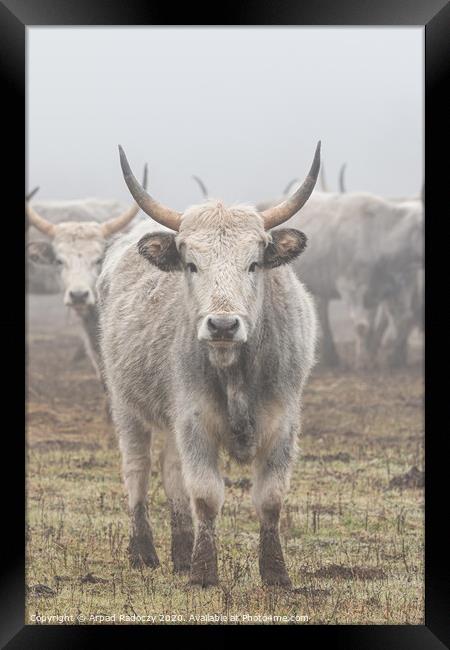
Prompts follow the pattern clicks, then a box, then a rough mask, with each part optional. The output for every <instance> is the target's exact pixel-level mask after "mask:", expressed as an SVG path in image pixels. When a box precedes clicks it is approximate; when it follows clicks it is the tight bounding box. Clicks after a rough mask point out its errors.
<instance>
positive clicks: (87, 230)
mask: <svg viewBox="0 0 450 650" xmlns="http://www.w3.org/2000/svg"><path fill="white" fill-rule="evenodd" d="M101 237H102V234H101V224H99V223H96V222H95V221H92V222H91V221H86V222H82V221H81V222H79V221H66V222H63V223H59V224H57V226H56V233H55V240H66V241H70V240H71V239H72V240H74V239H77V240H83V239H85V240H90V239H99V238H101Z"/></svg>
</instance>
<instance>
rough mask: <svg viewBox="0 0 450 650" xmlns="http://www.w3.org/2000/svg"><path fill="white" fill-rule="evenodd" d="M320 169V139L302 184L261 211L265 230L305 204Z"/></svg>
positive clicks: (281, 221) (284, 219)
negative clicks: (275, 203)
mask: <svg viewBox="0 0 450 650" xmlns="http://www.w3.org/2000/svg"><path fill="white" fill-rule="evenodd" d="M319 169H320V140H319V142H318V143H317V147H316V152H315V154H314V160H313V162H312V165H311V169H310V170H309V173H308V176H307V177H306V178H305V180H304V181H303V183H302V185H301V186H300V187H299V188H298V190H297V191H296V192H295V193H294V194H293V195H292V196H291V197H289V198H288V199H286V200H285V201H283V202H282V203H280V205H276V206H275V207H273V208H269V209H268V210H264V212H261V216H262V218H263V219H264V227H265V229H266V230H269V229H270V228H274V227H275V226H279V225H280V224H281V223H283V222H284V221H287V220H288V219H290V218H291V217H293V216H294V214H295V213H296V212H298V211H299V210H301V208H302V207H303V206H304V205H305V203H306V201H307V200H308V199H309V197H310V196H311V192H312V191H313V189H314V186H315V184H316V181H317V177H318V175H319Z"/></svg>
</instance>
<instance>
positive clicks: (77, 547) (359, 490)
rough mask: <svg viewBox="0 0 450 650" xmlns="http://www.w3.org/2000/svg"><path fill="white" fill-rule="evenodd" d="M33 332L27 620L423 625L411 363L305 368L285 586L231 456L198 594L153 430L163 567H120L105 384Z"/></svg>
mask: <svg viewBox="0 0 450 650" xmlns="http://www.w3.org/2000/svg"><path fill="white" fill-rule="evenodd" d="M66 331H69V332H70V329H69V330H66ZM41 332H42V333H40V334H37V333H35V332H32V333H31V334H30V336H29V339H28V352H29V354H28V409H27V410H28V417H27V421H28V431H27V442H28V445H27V446H28V453H27V622H30V621H31V619H30V617H31V616H32V615H33V614H38V615H41V616H42V615H63V614H72V615H74V616H77V615H79V616H80V615H81V616H82V617H84V619H83V621H82V622H86V623H92V622H100V621H102V620H103V621H104V622H109V621H108V619H105V618H103V619H102V618H101V617H102V616H103V617H107V616H111V615H112V614H116V616H117V617H118V616H119V615H120V614H122V615H125V616H130V617H133V616H134V615H136V614H137V615H142V616H145V615H154V616H156V619H155V622H157V623H160V622H166V623H179V622H184V623H196V622H202V619H201V618H199V617H201V616H202V615H206V614H211V615H212V614H215V613H217V614H222V615H226V616H231V615H233V614H235V615H237V616H238V617H241V618H240V619H238V620H240V621H241V622H242V621H244V622H245V619H242V616H244V615H246V614H247V615H256V614H261V615H279V616H283V615H285V616H287V617H295V616H297V617H301V616H303V617H305V616H306V617H308V621H309V623H312V624H321V623H351V624H357V623H363V624H364V623H370V624H373V623H380V624H382V623H383V624H423V621H424V593H423V541H424V533H423V521H424V516H423V515H424V513H423V507H424V494H423V473H422V470H423V377H422V370H421V367H420V366H412V367H409V368H408V369H406V370H403V371H396V372H394V371H378V372H377V373H370V374H362V373H358V374H357V373H355V372H351V371H344V372H342V371H339V372H337V371H336V372H332V371H324V370H320V369H317V370H316V371H315V372H314V374H313V377H312V378H311V380H310V382H309V383H308V386H307V389H306V393H305V404H304V425H303V434H302V437H301V441H300V447H301V455H300V458H299V460H298V462H297V465H296V470H295V472H294V475H293V479H292V484H291V489H290V491H289V494H288V497H287V502H286V507H285V509H284V512H283V517H282V522H281V533H282V543H283V545H284V550H285V554H286V559H287V564H288V568H289V571H290V574H291V576H292V578H293V582H294V585H295V589H294V590H292V591H285V590H281V589H276V588H263V587H262V586H261V583H260V579H259V575H258V566H257V564H258V563H257V555H258V551H257V544H258V525H257V520H256V517H255V514H254V511H253V508H252V504H251V499H250V494H249V488H250V486H251V475H250V473H249V472H248V471H247V470H243V469H242V468H239V467H237V466H235V465H234V464H230V463H229V461H227V459H226V458H224V461H223V471H224V474H225V475H226V477H227V480H226V485H227V487H226V497H225V505H224V508H223V512H222V516H221V518H220V521H219V522H218V529H217V535H218V549H219V571H220V576H221V584H220V586H219V587H217V588H212V589H207V590H202V589H199V588H192V587H189V586H188V585H187V578H186V576H175V575H173V573H172V565H171V561H170V532H169V514H168V509H167V507H166V503H165V496H164V493H163V490H162V485H161V478H160V475H159V467H158V462H157V453H158V449H159V448H160V444H161V442H160V440H158V439H157V440H156V441H155V444H154V447H155V452H156V453H155V455H154V459H155V461H154V463H153V470H152V474H153V477H152V481H151V487H150V493H149V500H150V511H151V518H152V524H153V529H154V536H155V543H156V547H157V550H158V554H159V557H160V560H161V567H160V568H158V569H157V570H153V571H152V570H149V569H146V570H136V569H131V568H130V567H129V564H128V559H127V543H128V518H127V509H126V499H125V496H124V493H123V489H122V484H121V476H120V457H119V453H118V450H117V445H116V441H115V438H114V434H113V433H112V432H111V431H110V430H108V427H107V425H106V424H105V420H104V410H103V397H102V394H101V390H100V387H99V385H98V382H97V380H96V378H95V375H94V373H93V371H92V369H91V367H90V365H89V362H88V361H87V360H83V361H81V362H79V363H78V364H76V365H74V364H73V363H71V359H72V357H73V355H74V352H75V350H76V347H77V346H78V338H77V337H76V336H75V335H74V334H73V333H70V334H67V333H66V334H62V333H61V331H60V332H59V333H58V334H55V332H52V331H49V330H48V329H47V330H45V329H44V328H41ZM55 336H56V340H55ZM91 616H97V619H92V618H91ZM160 617H162V618H160ZM173 617H175V618H173ZM192 617H193V618H192ZM196 617H197V618H196ZM247 620H248V619H247ZM297 620H303V621H304V620H305V619H297ZM116 622H121V621H119V620H118V619H116Z"/></svg>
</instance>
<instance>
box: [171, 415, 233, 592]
mask: <svg viewBox="0 0 450 650" xmlns="http://www.w3.org/2000/svg"><path fill="white" fill-rule="evenodd" d="M177 441H178V447H179V449H180V456H181V461H182V466H183V475H184V479H185V483H186V488H187V491H188V494H189V496H190V500H191V507H192V513H193V517H194V523H195V538H194V549H193V552H192V560H191V573H190V583H191V584H195V585H201V586H202V587H208V586H212V585H217V584H218V581H219V578H218V572H217V551H216V542H215V531H214V527H215V520H216V517H217V515H218V513H219V512H220V509H221V507H222V503H223V497H224V483H223V479H222V478H221V476H220V474H219V471H218V468H217V461H218V445H217V441H216V439H215V438H214V437H213V436H212V435H210V434H209V433H208V432H207V431H206V430H205V428H204V426H203V425H202V423H201V421H200V420H199V418H198V417H197V416H195V415H194V416H192V417H191V418H189V419H188V420H185V421H184V422H183V423H182V424H181V425H180V427H179V428H178V437H177Z"/></svg>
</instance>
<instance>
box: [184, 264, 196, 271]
mask: <svg viewBox="0 0 450 650" xmlns="http://www.w3.org/2000/svg"><path fill="white" fill-rule="evenodd" d="M186 268H187V269H188V270H189V271H190V272H191V273H197V267H196V266H195V264H192V262H188V264H186Z"/></svg>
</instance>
